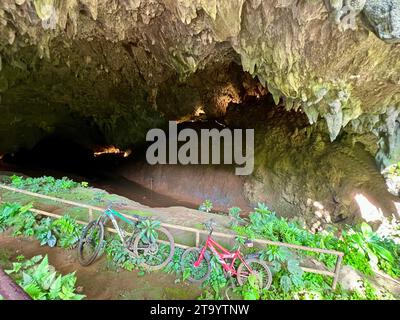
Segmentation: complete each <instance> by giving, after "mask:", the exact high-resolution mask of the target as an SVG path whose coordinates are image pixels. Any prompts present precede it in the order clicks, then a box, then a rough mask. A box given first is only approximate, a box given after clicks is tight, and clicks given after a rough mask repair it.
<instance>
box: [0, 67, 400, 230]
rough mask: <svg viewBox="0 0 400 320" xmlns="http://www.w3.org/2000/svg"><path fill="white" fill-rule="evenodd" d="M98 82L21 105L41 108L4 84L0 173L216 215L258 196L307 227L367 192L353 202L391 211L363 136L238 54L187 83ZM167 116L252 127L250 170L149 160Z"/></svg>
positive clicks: (347, 219) (334, 218)
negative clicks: (84, 185)
mask: <svg viewBox="0 0 400 320" xmlns="http://www.w3.org/2000/svg"><path fill="white" fill-rule="evenodd" d="M42 80H43V82H44V83H46V81H47V80H46V79H42ZM74 81H75V80H74ZM76 81H77V80H76ZM82 81H83V80H82ZM110 83H112V82H111V81H106V84H107V86H112V85H111V84H110ZM81 84H82V83H81ZM102 85H105V82H100V81H99V83H93V89H95V90H94V91H93V92H91V93H92V95H91V96H87V95H86V94H87V92H86V90H87V88H86V87H82V90H83V91H82V92H80V93H79V94H74V93H73V91H70V90H72V89H71V88H67V87H66V89H65V92H64V95H63V96H62V97H60V96H57V97H56V96H54V97H53V96H52V94H53V93H54V92H53V91H52V90H53V89H54V88H51V89H49V93H48V94H47V95H44V94H43V92H41V94H39V95H37V94H36V92H35V91H33V90H32V91H27V92H26V94H27V97H29V99H26V100H27V101H30V102H33V101H34V102H35V103H34V104H27V103H25V104H24V103H22V102H20V101H19V100H18V103H20V104H19V107H18V108H19V109H17V108H14V109H13V108H12V106H13V103H14V104H15V101H14V100H13V99H14V98H15V97H17V96H18V97H20V96H21V90H20V91H18V90H17V91H15V92H14V91H13V90H14V89H13V88H11V89H10V90H8V91H7V92H6V93H5V94H4V97H2V104H3V105H4V106H5V107H6V112H5V119H6V121H8V120H9V121H10V123H13V126H12V127H11V128H12V129H10V136H11V138H15V139H17V140H18V139H19V142H21V143H20V144H18V143H15V144H13V145H12V146H10V145H9V146H8V147H7V143H8V141H5V142H6V143H5V144H4V146H5V147H4V146H3V149H4V150H6V152H5V153H4V155H3V156H2V160H1V161H0V165H1V167H0V169H1V170H3V171H8V172H19V173H23V174H26V175H29V176H35V177H37V176H43V175H51V176H54V177H60V178H61V177H63V176H69V177H71V178H73V179H74V180H77V181H87V182H89V184H91V185H92V186H94V187H97V188H100V189H105V190H106V191H108V192H110V193H116V194H119V195H122V196H125V197H126V198H129V199H131V200H134V201H137V202H139V203H142V204H144V205H147V206H149V207H171V206H177V205H178V206H184V207H188V208H195V209H197V208H198V207H199V205H200V204H201V203H203V202H204V201H205V200H210V201H211V202H212V203H213V210H214V211H215V212H222V213H226V212H228V210H229V208H231V207H240V208H242V212H243V213H245V214H247V213H249V212H251V211H252V210H253V209H254V207H255V206H257V204H258V203H259V202H262V203H265V204H267V205H268V206H269V207H270V208H271V209H273V210H274V211H275V212H277V213H278V214H279V215H282V216H286V217H300V218H302V219H304V220H307V221H306V222H307V223H308V224H313V223H314V222H315V220H317V222H320V221H321V220H324V219H325V218H321V217H326V219H325V223H330V222H333V223H336V222H339V223H344V224H346V223H347V224H353V223H357V222H358V220H357V219H358V218H359V217H360V209H359V206H358V203H357V200H356V199H364V198H361V197H360V196H358V198H355V197H356V196H357V195H362V196H363V197H365V198H366V199H368V201H370V203H371V204H372V205H373V206H375V207H376V208H378V209H382V211H384V212H390V213H391V212H394V209H393V205H392V204H393V198H389V197H388V196H387V188H386V185H385V182H384V179H383V177H382V176H381V175H380V173H379V171H378V169H377V166H376V163H375V161H374V157H373V155H372V153H371V150H372V149H371V150H367V148H366V147H365V145H363V142H364V141H363V140H362V138H359V137H358V136H355V135H354V134H353V133H352V132H347V131H346V130H341V132H340V133H339V134H338V135H337V137H336V139H335V141H333V142H332V141H331V137H330V135H329V132H330V130H329V128H328V125H327V122H326V121H324V119H320V120H321V121H317V122H316V123H314V124H312V125H310V121H309V118H308V116H307V115H306V114H305V113H304V112H303V110H302V108H301V107H299V106H298V107H297V109H296V108H294V106H293V101H292V100H290V99H285V98H283V97H281V98H278V96H277V95H273V94H272V92H270V91H268V89H267V87H268V86H264V85H262V84H261V82H260V81H259V80H258V79H257V78H253V77H252V76H251V75H250V74H249V73H248V72H245V71H243V68H242V66H241V65H240V64H238V63H235V62H232V60H231V61H230V62H228V63H226V62H225V63H218V62H216V63H215V64H211V65H208V66H207V67H206V68H205V69H201V70H198V71H196V72H195V73H193V74H191V75H190V76H189V77H188V78H187V79H185V81H180V80H179V79H178V78H177V77H176V75H172V76H171V77H170V78H169V81H167V82H164V83H163V84H162V85H161V86H160V87H158V88H157V89H151V90H148V89H144V88H143V87H138V88H137V91H133V90H130V87H129V86H123V85H119V86H117V85H115V86H112V88H111V89H110V88H108V89H107V90H102V91H96V90H100V89H104V88H100V87H98V86H102ZM270 89H271V90H273V89H272V88H270ZM66 97H68V99H67V98H66ZM76 97H78V98H79V99H80V98H82V99H83V102H84V103H87V105H86V104H82V103H83V102H82V101H80V100H79V99H78V98H76ZM56 98H57V99H56ZM61 98H62V99H61ZM69 99H71V101H69V103H60V101H61V100H65V101H68V100H69ZM74 99H75V100H74ZM28 109H29V112H30V113H29V114H35V115H36V116H38V115H40V117H39V118H38V119H36V118H35V117H33V116H32V121H31V122H30V123H29V125H30V126H23V124H24V122H23V121H15V119H18V117H19V113H18V112H21V114H26V113H28ZM42 116H43V118H42ZM29 120H31V119H29ZM325 120H326V119H325ZM35 121H37V122H35ZM168 121H174V122H175V123H176V124H177V126H178V132H181V131H183V130H184V129H188V128H190V129H194V130H195V131H199V130H202V129H217V130H222V129H224V128H229V129H231V130H232V129H254V171H253V173H252V174H251V175H249V176H238V175H236V174H235V166H234V165H229V164H227V165H224V164H219V165H213V164H209V165H180V164H156V165H150V164H149V163H148V162H147V159H146V151H147V150H148V147H149V145H150V144H151V143H149V142H146V133H147V132H149V130H151V129H154V128H160V129H162V130H164V131H165V132H168V131H167V128H168ZM0 130H1V129H0ZM16 133H18V134H16ZM21 137H22V138H21ZM10 141H13V140H12V139H10ZM357 141H359V143H357ZM366 141H367V140H366ZM371 141H372V143H374V142H373V140H372V139H370V141H367V144H370V145H371ZM183 143H184V142H183V141H181V142H180V144H183ZM220 147H221V149H223V148H224V144H221V145H220ZM200 152H201V150H199V156H200V157H201V154H200ZM168 157H169V155H168ZM221 160H223V159H221ZM222 163H223V162H222ZM315 204H317V205H315ZM388 204H390V205H388ZM321 208H322V209H321ZM321 212H322V213H321Z"/></svg>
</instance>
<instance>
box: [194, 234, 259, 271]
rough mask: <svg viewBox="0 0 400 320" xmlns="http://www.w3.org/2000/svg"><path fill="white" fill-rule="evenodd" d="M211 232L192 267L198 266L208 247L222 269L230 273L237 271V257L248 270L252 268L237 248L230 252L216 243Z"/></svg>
mask: <svg viewBox="0 0 400 320" xmlns="http://www.w3.org/2000/svg"><path fill="white" fill-rule="evenodd" d="M211 234H212V232H210V234H209V235H208V237H207V240H206V244H205V245H204V247H203V248H202V249H201V251H200V255H199V258H198V259H197V261H196V262H195V263H194V267H196V268H197V267H198V266H199V265H200V263H201V261H202V260H203V259H204V255H205V252H206V250H207V249H210V251H211V252H212V253H213V255H214V256H215V257H216V258H217V259H218V262H219V263H220V264H221V265H222V267H223V268H224V270H225V271H226V272H228V273H230V274H231V275H235V276H236V275H237V271H236V269H235V262H236V259H239V260H240V261H241V262H242V263H244V265H245V266H246V268H247V269H248V270H249V272H252V271H253V270H252V269H251V267H250V266H249V265H248V264H247V263H246V261H245V260H244V259H243V256H242V254H241V253H240V250H239V249H237V250H236V251H235V252H230V251H229V250H227V249H225V248H224V247H223V246H222V245H220V244H219V243H217V242H216V241H215V240H214V239H213V238H212V236H211ZM225 259H232V262H230V263H227V262H226V261H225Z"/></svg>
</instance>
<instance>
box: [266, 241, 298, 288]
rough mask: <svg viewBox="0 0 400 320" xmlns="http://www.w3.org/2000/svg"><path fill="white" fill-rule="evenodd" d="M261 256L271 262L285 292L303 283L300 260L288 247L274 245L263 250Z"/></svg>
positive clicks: (274, 273) (274, 275)
mask: <svg viewBox="0 0 400 320" xmlns="http://www.w3.org/2000/svg"><path fill="white" fill-rule="evenodd" d="M260 258H261V259H263V260H267V261H269V262H270V266H271V268H270V269H271V272H272V273H273V277H275V278H279V279H280V280H279V281H280V282H279V283H280V287H281V288H282V290H283V292H284V293H288V292H289V291H290V290H292V289H293V288H300V287H301V286H302V285H303V279H302V277H303V270H302V269H301V267H300V262H299V260H298V259H297V257H296V256H295V255H294V254H293V252H291V251H290V250H289V249H288V248H286V247H276V246H273V247H271V248H270V249H268V250H264V251H263V252H261V254H260Z"/></svg>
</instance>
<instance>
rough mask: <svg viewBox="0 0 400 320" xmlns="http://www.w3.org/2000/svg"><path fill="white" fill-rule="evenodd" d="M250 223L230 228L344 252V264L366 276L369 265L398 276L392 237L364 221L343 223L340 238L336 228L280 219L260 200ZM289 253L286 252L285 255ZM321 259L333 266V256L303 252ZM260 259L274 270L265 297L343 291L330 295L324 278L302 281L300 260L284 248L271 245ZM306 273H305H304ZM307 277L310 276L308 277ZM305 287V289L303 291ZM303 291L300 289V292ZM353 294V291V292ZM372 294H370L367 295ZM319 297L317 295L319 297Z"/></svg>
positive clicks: (325, 295) (397, 249)
mask: <svg viewBox="0 0 400 320" xmlns="http://www.w3.org/2000/svg"><path fill="white" fill-rule="evenodd" d="M249 219H250V222H249V223H248V224H247V225H245V226H238V225H234V226H233V227H232V229H233V230H235V231H236V233H237V234H238V235H240V236H241V237H250V238H252V239H254V238H264V239H268V240H273V241H280V242H285V243H291V244H299V245H304V246H309V247H316V248H325V249H331V250H338V251H342V252H343V253H344V260H343V262H344V264H347V265H350V266H352V267H354V268H355V269H357V270H359V271H361V272H362V273H364V274H366V275H370V274H373V271H372V266H374V265H375V266H377V267H379V268H380V269H381V270H383V271H385V272H386V273H388V274H389V275H391V276H394V277H399V276H400V270H399V266H400V256H399V253H400V246H399V245H398V244H396V243H394V241H393V240H392V239H388V238H382V237H380V236H379V235H377V234H376V233H374V232H373V231H372V229H371V227H370V226H369V225H368V224H366V223H363V224H361V225H360V226H356V227H349V226H346V227H345V228H344V230H342V232H341V234H340V236H339V237H337V236H336V235H335V233H334V232H335V231H336V230H334V229H333V230H330V231H324V232H321V233H315V234H313V233H311V232H309V231H308V230H306V229H305V228H304V227H302V226H300V225H299V224H298V222H295V221H289V220H288V219H285V218H279V217H277V216H276V215H275V213H274V212H273V211H271V210H270V209H268V207H267V206H265V205H264V204H262V203H259V204H258V206H257V208H255V210H254V212H252V213H251V214H250V215H249ZM288 253H289V255H288ZM306 255H309V256H313V257H315V258H317V259H319V260H320V261H322V262H324V263H325V264H326V265H327V266H328V267H330V268H333V267H334V265H335V262H336V257H335V256H331V255H326V254H316V253H312V252H309V253H306ZM261 258H262V259H264V260H267V261H269V263H270V269H271V271H272V273H273V279H274V280H273V285H272V288H271V290H269V292H268V293H264V298H271V299H274V298H277V297H281V298H283V299H285V298H289V299H291V298H296V297H294V294H296V295H297V298H301V297H305V296H307V295H309V294H310V295H311V296H312V297H314V298H315V297H317V296H318V295H322V296H321V297H323V298H335V299H337V298H341V297H343V296H344V294H343V293H340V294H335V295H331V296H329V294H328V293H327V291H326V289H327V288H329V287H330V284H328V283H326V281H321V280H319V282H317V284H316V285H313V284H312V283H310V280H307V281H306V283H305V282H304V277H305V275H306V274H304V275H303V273H302V269H301V268H300V266H299V259H298V258H297V257H294V255H293V254H292V253H290V251H288V250H287V249H284V248H278V247H271V248H269V249H268V250H264V251H263V252H262V253H261ZM307 276H308V274H307ZM308 279H309V278H308ZM304 288H307V290H306V291H304V290H305V289H304ZM301 290H303V292H302V291H301ZM354 295H356V294H354ZM370 296H371V297H372V295H370ZM321 297H320V298H321ZM354 297H356V296H354Z"/></svg>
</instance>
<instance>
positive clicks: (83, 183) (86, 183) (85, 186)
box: [81, 181, 89, 188]
mask: <svg viewBox="0 0 400 320" xmlns="http://www.w3.org/2000/svg"><path fill="white" fill-rule="evenodd" d="M81 187H82V188H87V187H89V182H86V181H82V182H81Z"/></svg>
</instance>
